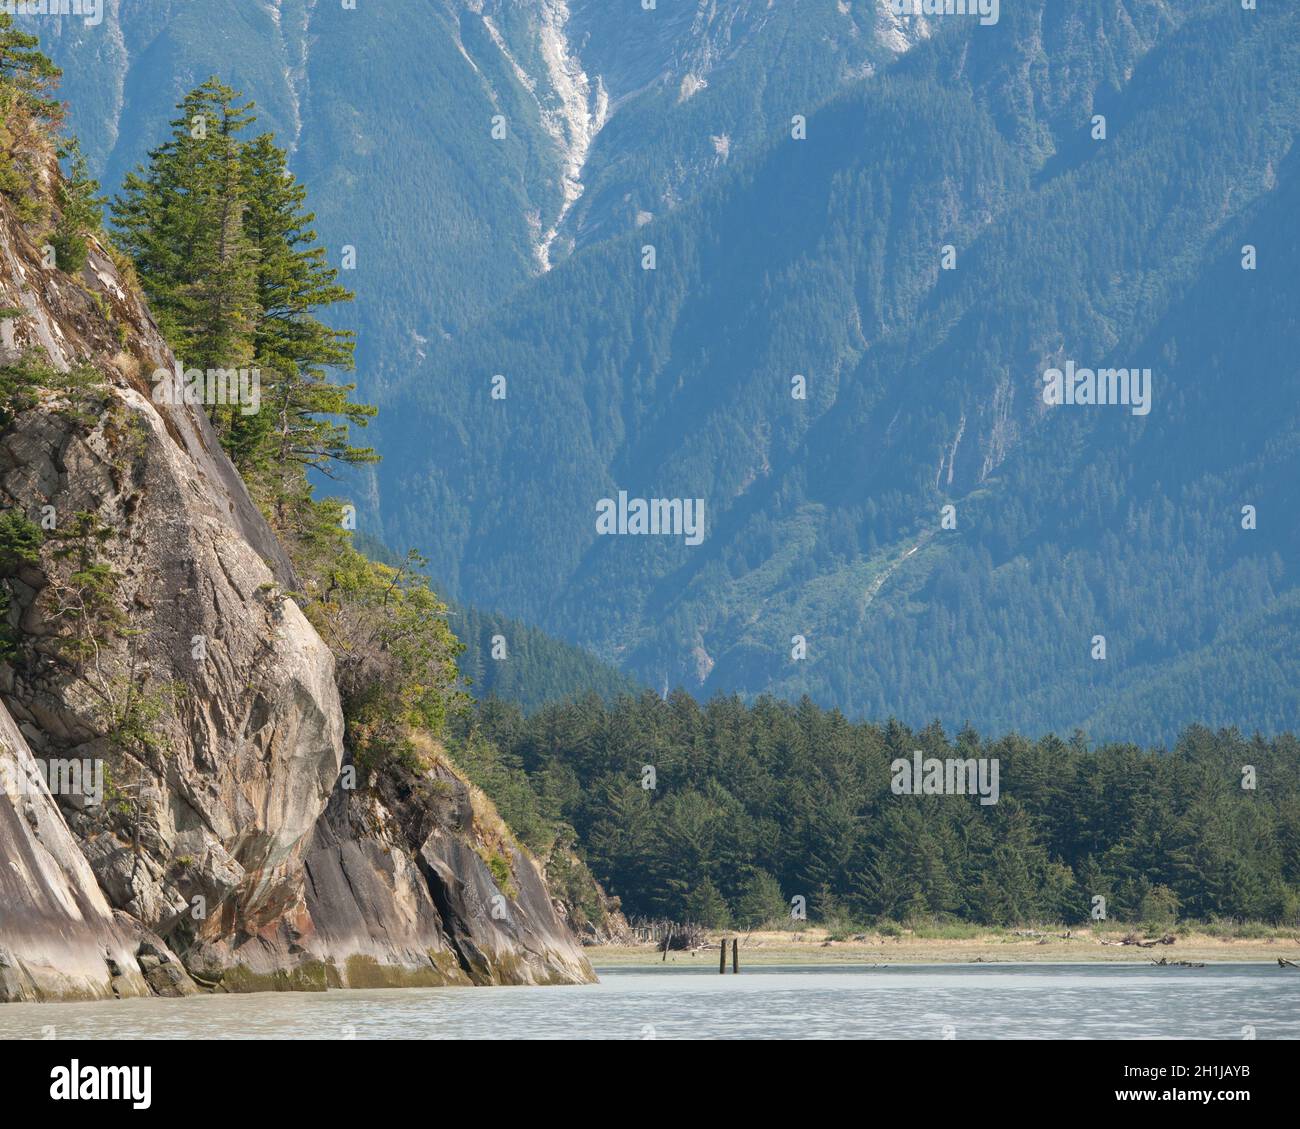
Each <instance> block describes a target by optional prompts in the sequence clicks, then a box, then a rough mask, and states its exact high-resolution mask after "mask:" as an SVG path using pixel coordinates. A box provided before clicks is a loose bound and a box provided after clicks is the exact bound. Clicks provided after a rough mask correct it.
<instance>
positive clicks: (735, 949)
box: [722, 937, 740, 975]
mask: <svg viewBox="0 0 1300 1129" xmlns="http://www.w3.org/2000/svg"><path fill="white" fill-rule="evenodd" d="M722 950H723V952H722V959H723V960H724V961H725V960H726V958H727V952H726V950H727V942H726V941H723V942H722ZM739 971H740V940H739V938H737V937H732V938H731V972H732V974H733V975H735V974H736V973H738V972H739Z"/></svg>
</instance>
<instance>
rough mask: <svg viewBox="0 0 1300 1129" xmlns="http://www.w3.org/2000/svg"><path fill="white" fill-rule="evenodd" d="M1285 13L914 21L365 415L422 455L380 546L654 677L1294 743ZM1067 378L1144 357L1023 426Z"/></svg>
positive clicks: (1297, 32)
mask: <svg viewBox="0 0 1300 1129" xmlns="http://www.w3.org/2000/svg"><path fill="white" fill-rule="evenodd" d="M1298 21H1300V13H1297V12H1295V11H1293V10H1291V9H1286V10H1283V9H1276V8H1274V9H1270V10H1269V11H1267V12H1260V11H1257V12H1243V11H1241V10H1239V9H1236V8H1235V7H1232V6H1227V7H1225V6H1223V5H1219V4H1202V3H1186V4H1178V5H1175V4H1168V5H1163V4H1161V5H1151V4H1118V5H1117V4H1113V3H1108V2H1107V3H1102V2H1097V3H1083V4H1076V5H1070V6H1068V8H1067V7H1065V6H1058V5H1054V4H1043V3H1032V4H1020V5H1015V6H1011V5H1005V6H1004V9H1003V14H1002V19H1001V22H1000V23H999V24H998V25H996V26H994V27H981V26H979V25H978V24H969V23H968V24H964V25H960V26H959V25H957V24H953V25H949V26H946V27H945V28H943V29H941V31H940V33H939V34H936V35H935V36H934V37H932V38H931V39H930V40H928V41H927V42H926V43H924V44H923V45H921V46H919V47H917V48H915V49H914V50H913V51H912V52H910V53H909V54H908V55H907V56H905V57H904V59H903V60H902V61H901V62H899V63H898V64H896V65H895V66H894V67H893V68H890V69H888V70H886V71H883V72H881V73H878V74H877V75H876V76H875V77H874V78H872V79H870V80H868V81H866V82H865V83H863V84H862V85H860V86H858V87H855V88H854V89H853V90H852V91H850V92H849V93H846V94H845V95H843V96H842V97H840V98H839V99H837V100H835V101H834V102H833V103H832V104H830V105H828V106H826V107H825V108H823V109H822V110H820V111H818V112H816V113H814V114H812V115H810V117H809V119H808V122H807V139H806V140H796V139H794V138H793V137H792V136H791V134H790V129H789V128H788V126H787V127H783V128H781V129H776V130H773V132H772V134H771V135H770V139H769V145H768V148H767V149H766V151H764V152H763V153H762V154H760V155H758V156H756V157H753V158H751V159H749V160H748V161H745V162H738V163H737V164H736V165H735V166H734V167H733V168H732V169H731V171H730V174H729V175H728V176H727V177H726V179H725V180H724V181H722V182H720V183H719V184H718V185H717V186H716V187H715V188H712V189H709V190H708V191H706V192H705V194H704V195H703V196H702V197H701V199H700V200H698V201H697V202H696V203H694V204H692V205H688V206H685V207H683V208H681V209H679V210H678V211H676V212H675V213H673V214H671V215H669V216H666V217H658V218H656V219H655V220H654V221H653V222H651V223H648V224H646V225H645V226H643V227H642V228H640V229H639V230H638V232H637V233H636V234H635V235H633V236H627V237H623V238H618V239H613V240H610V241H608V242H606V243H604V244H601V245H599V246H596V247H593V248H590V249H588V250H586V251H583V252H580V253H579V254H577V255H575V256H574V257H573V258H572V259H571V260H569V261H568V262H566V263H565V264H564V265H563V266H562V267H561V268H559V269H557V270H555V271H553V272H552V273H551V274H549V275H548V276H546V277H545V278H543V279H541V280H540V281H538V282H537V283H536V284H534V285H533V286H532V287H530V288H529V289H528V290H526V291H524V292H522V293H521V294H520V295H518V296H517V297H516V298H515V299H513V300H512V301H510V302H509V303H507V304H506V305H505V306H504V307H503V308H501V309H500V310H498V311H497V312H496V313H495V314H494V316H493V318H492V319H491V320H490V321H489V322H487V323H484V324H483V325H481V326H479V327H478V328H477V329H476V330H475V331H474V332H473V333H471V334H469V335H467V336H466V337H465V338H463V339H462V340H459V341H454V342H449V343H444V345H442V346H439V347H438V348H435V349H434V350H433V351H432V352H431V355H430V358H429V360H428V363H427V364H426V366H425V367H424V368H423V369H422V370H421V371H420V372H419V373H417V374H414V375H413V376H412V378H411V379H410V380H409V382H408V383H407V386H406V388H405V391H404V393H403V394H402V396H401V397H400V398H399V400H398V403H397V410H396V411H394V412H392V413H391V414H390V416H389V422H388V424H387V425H386V427H385V430H384V432H383V435H384V443H385V445H386V447H387V448H388V449H389V450H393V451H401V452H406V451H414V450H417V449H420V448H422V447H423V448H425V449H428V450H429V451H430V452H433V454H432V455H431V457H429V458H428V459H426V460H424V461H423V467H422V468H416V467H413V465H412V462H411V461H410V460H404V461H403V462H402V463H401V464H399V463H398V462H397V461H396V460H390V462H389V463H388V464H387V465H386V468H381V471H380V482H381V496H382V498H383V499H384V506H383V509H382V514H383V518H384V521H385V530H386V534H387V536H388V538H389V539H390V540H392V541H395V542H402V541H410V542H412V543H417V544H420V545H422V546H426V547H427V551H428V553H429V555H430V558H431V561H432V571H433V574H434V575H435V576H437V577H439V578H441V579H442V580H443V581H444V582H445V584H446V585H447V589H448V591H449V592H450V593H452V594H453V595H454V596H455V597H456V598H458V599H462V600H467V601H470V602H472V603H474V604H476V605H480V606H494V607H499V608H501V609H502V610H503V611H506V612H508V613H509V614H512V615H515V616H519V617H521V618H524V619H527V620H531V621H533V622H536V623H538V624H539V625H540V626H542V627H543V628H545V629H546V630H548V631H550V632H553V633H556V634H559V635H561V636H563V637H566V638H569V639H572V640H575V641H577V642H580V643H583V644H586V645H589V646H592V647H594V648H596V649H597V650H598V651H599V652H600V653H602V654H603V655H605V656H606V657H609V658H611V659H616V660H618V661H619V662H620V663H621V664H622V665H624V666H625V668H626V669H629V670H630V671H632V672H634V673H635V674H637V675H639V676H640V677H643V678H645V679H646V680H647V681H649V682H650V683H651V684H652V685H656V686H661V687H663V686H672V685H675V684H679V683H684V684H686V685H688V686H689V687H694V688H696V689H697V690H698V689H702V690H703V691H704V692H708V691H710V690H714V689H721V690H732V689H735V690H740V691H744V692H750V693H753V692H759V691H763V690H772V691H775V692H777V693H779V694H783V695H797V694H799V693H801V692H805V691H806V692H808V693H810V694H812V695H813V696H814V698H816V699H817V700H818V701H822V702H826V703H829V704H835V705H839V706H841V707H842V708H844V709H846V710H849V711H851V712H852V713H854V714H858V715H866V716H874V717H883V716H890V715H898V716H902V717H904V718H907V719H909V720H922V719H925V718H929V717H942V718H944V719H945V720H946V721H948V722H950V723H952V724H960V723H961V722H962V721H963V720H965V719H977V720H978V721H979V723H980V724H981V725H989V726H991V727H995V728H1002V727H1020V728H1024V729H1027V730H1030V731H1034V732H1041V731H1045V730H1048V729H1052V728H1055V729H1067V730H1068V729H1069V728H1071V727H1073V726H1076V725H1082V726H1088V727H1090V728H1091V729H1092V730H1093V731H1094V732H1095V734H1096V735H1114V736H1120V735H1122V736H1124V737H1126V738H1132V739H1152V740H1172V739H1173V737H1174V736H1175V735H1176V733H1177V731H1178V730H1179V729H1180V728H1181V726H1182V725H1183V724H1185V723H1186V722H1187V720H1188V719H1189V718H1193V717H1194V718H1198V719H1200V720H1204V721H1205V722H1207V723H1210V724H1231V723H1236V724H1240V725H1242V726H1245V727H1247V728H1253V727H1255V726H1259V727H1262V728H1264V729H1266V730H1269V729H1280V728H1284V727H1286V726H1287V725H1289V724H1293V723H1294V721H1295V718H1296V710H1295V707H1296V701H1295V694H1294V690H1293V689H1292V687H1294V686H1295V684H1296V678H1295V675H1296V669H1295V664H1296V660H1295V657H1294V647H1293V646H1292V645H1290V644H1291V643H1292V642H1293V640H1294V635H1293V633H1291V632H1290V631H1289V630H1288V629H1287V624H1289V623H1290V622H1292V620H1291V618H1290V615H1291V613H1290V612H1288V610H1287V609H1288V608H1289V607H1291V606H1292V605H1291V600H1292V596H1291V593H1293V592H1294V590H1295V587H1296V572H1295V560H1296V554H1295V549H1296V547H1297V546H1296V537H1297V534H1296V529H1297V523H1296V521H1295V518H1294V515H1295V512H1296V509H1295V503H1296V497H1295V474H1294V470H1295V460H1296V443H1297V438H1298V432H1297V420H1296V409H1295V406H1294V395H1293V394H1292V393H1293V389H1294V371H1295V369H1294V356H1295V342H1294V334H1295V320H1294V316H1293V315H1292V314H1291V313H1290V312H1289V311H1291V310H1293V309H1294V307H1295V301H1294V298H1295V293H1294V288H1295V279H1294V272H1293V270H1292V269H1291V263H1292V261H1293V259H1292V256H1293V254H1294V232H1295V227H1294V222H1293V220H1292V219H1291V218H1289V217H1293V216H1294V211H1295V207H1294V200H1295V195H1296V192H1297V186H1296V179H1295V176H1296V171H1297V170H1296V163H1295V159H1294V157H1293V156H1292V153H1291V150H1292V145H1293V140H1294V137H1295V131H1296V127H1297V122H1298V121H1300V119H1298V117H1297V114H1298V113H1300V97H1298V96H1297V90H1300V85H1298V84H1297V83H1296V82H1295V81H1294V80H1295V78H1296V75H1297V71H1298V70H1300V59H1298V58H1297V54H1298V52H1300V22H1298ZM1189 107H1194V110H1192V111H1189ZM1095 115H1103V116H1104V118H1105V132H1104V139H1103V138H1102V137H1101V136H1100V130H1099V128H1098V124H1097V123H1096V122H1095V121H1094V116H1095ZM1247 244H1250V245H1252V246H1255V247H1256V252H1255V255H1256V258H1255V261H1254V262H1253V263H1252V264H1251V265H1253V266H1255V267H1256V269H1253V270H1244V269H1243V262H1244V259H1245V255H1244V253H1243V247H1244V246H1245V245H1247ZM648 246H652V247H653V248H654V258H655V263H654V266H655V269H653V270H647V269H643V268H644V266H645V264H646V258H645V254H646V252H645V248H646V247H648ZM949 247H950V248H951V249H952V250H951V258H950V262H949V265H955V269H952V270H944V269H942V268H943V266H944V265H945V262H944V260H945V248H949ZM953 260H955V264H954V261H953ZM1067 365H1073V366H1078V367H1080V368H1083V367H1090V368H1109V367H1111V366H1114V367H1115V368H1126V369H1127V368H1133V369H1135V370H1139V371H1141V370H1145V369H1150V370H1151V373H1152V376H1151V400H1150V404H1149V409H1147V410H1144V409H1142V408H1138V410H1137V411H1134V410H1133V408H1132V407H1130V406H1126V405H1118V406H1098V405H1092V406H1087V405H1076V404H1067V405H1059V406H1054V405H1049V404H1048V403H1046V402H1045V399H1044V394H1043V392H1044V383H1043V376H1044V373H1045V372H1047V371H1048V370H1049V369H1051V368H1053V367H1057V366H1059V367H1061V368H1065V367H1066V366H1067ZM498 375H500V376H504V377H505V378H506V385H505V387H506V388H507V389H508V391H507V394H506V397H505V398H504V399H496V398H494V397H493V394H492V393H493V388H494V378H495V377H496V376H498ZM795 376H802V377H804V378H805V380H806V387H807V399H806V400H800V399H796V398H794V397H793V396H792V378H794V377H795ZM619 490H627V491H628V493H629V494H630V495H631V496H632V497H645V498H680V499H696V498H699V499H703V500H704V501H705V503H706V510H707V536H706V538H705V541H704V543H703V544H702V545H700V546H698V547H691V546H688V545H687V544H685V543H684V539H683V538H680V537H679V538H665V537H657V538H656V537H618V536H614V537H602V536H598V535H597V533H596V523H595V517H596V508H595V507H596V504H597V502H598V501H599V500H600V499H601V498H605V497H610V498H613V497H615V496H616V495H617V493H618V491H619ZM949 505H951V506H953V507H955V509H954V511H951V512H950V514H949V517H950V520H949V522H948V523H947V524H948V525H953V524H954V523H955V528H945V524H944V522H943V519H942V515H943V513H944V510H943V507H945V506H949ZM1246 506H1252V507H1254V511H1253V514H1254V516H1253V518H1252V517H1248V516H1247V514H1246V512H1245V511H1244V510H1243V507H1246ZM1250 525H1253V526H1254V527H1253V528H1247V526H1250ZM796 635H798V636H803V637H804V638H805V639H806V643H807V657H806V659H803V660H799V659H797V658H792V652H793V650H794V640H793V637H794V636H796ZM1098 637H1104V639H1105V652H1104V654H1105V658H1104V659H1102V658H1101V657H1100V656H1101V653H1102V652H1101V650H1100V640H1099V638H1098ZM1246 647H1253V648H1255V650H1256V654H1255V655H1254V657H1253V658H1252V663H1251V669H1250V674H1249V675H1248V676H1246V677H1243V676H1242V674H1241V672H1240V668H1239V659H1240V656H1241V652H1242V650H1243V648H1246ZM1230 655H1231V656H1233V657H1229V656H1230Z"/></svg>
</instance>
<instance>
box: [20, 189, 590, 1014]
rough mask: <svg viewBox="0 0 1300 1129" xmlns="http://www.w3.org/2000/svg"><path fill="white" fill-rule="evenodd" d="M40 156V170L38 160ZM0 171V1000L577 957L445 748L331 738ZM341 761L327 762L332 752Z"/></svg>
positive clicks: (287, 653)
mask: <svg viewBox="0 0 1300 1129" xmlns="http://www.w3.org/2000/svg"><path fill="white" fill-rule="evenodd" d="M51 175H53V173H51ZM45 262H46V256H45V255H44V253H43V248H42V247H41V246H40V245H39V244H38V235H37V233H36V232H35V231H33V230H29V229H28V228H26V227H24V226H23V225H22V224H21V223H19V222H18V221H17V219H16V218H15V216H14V214H13V212H12V210H11V209H10V207H9V205H8V203H7V202H4V201H0V313H2V314H5V315H8V316H6V317H4V319H3V321H0V368H4V369H5V370H6V371H10V372H13V371H15V369H14V366H19V367H20V368H21V367H23V366H27V368H28V369H29V370H30V369H32V367H33V366H35V369H38V370H39V371H40V372H41V373H44V374H46V376H45V377H44V378H43V379H42V380H39V381H37V387H36V391H35V392H34V393H32V394H31V395H30V396H29V397H28V398H27V399H26V400H20V401H19V402H17V403H16V404H11V405H10V407H11V409H12V410H10V411H8V412H0V423H2V424H3V427H0V505H2V506H3V507H4V509H5V511H7V512H8V513H10V514H20V515H22V517H23V518H24V519H26V521H28V522H31V523H33V524H34V525H39V526H40V527H41V529H42V531H43V538H42V543H41V545H40V547H39V550H38V551H37V552H36V553H34V554H32V555H30V556H28V557H26V558H21V559H14V560H10V561H7V562H4V561H0V565H3V566H4V567H3V568H0V576H3V577H4V588H5V603H6V604H7V609H6V610H5V612H4V618H5V620H6V621H7V622H6V624H5V625H4V626H5V627H6V637H7V639H8V640H9V644H8V650H7V659H8V661H6V662H4V663H0V699H2V700H3V706H4V707H5V708H3V709H0V763H3V764H4V765H5V766H6V769H7V771H6V781H7V783H6V787H5V794H4V796H3V797H0V860H3V864H4V865H3V866H0V871H3V873H0V1000H5V999H68V998H101V997H107V996H110V995H113V994H116V995H128V994H142V993H148V992H151V991H152V992H184V991H192V990H195V986H196V985H198V986H200V987H205V988H219V989H222V990H252V989H259V988H324V987H327V986H374V985H403V984H422V985H436V984H464V983H538V982H579V981H585V980H590V979H592V972H591V969H590V966H589V965H588V964H587V962H586V960H585V958H584V957H583V956H582V954H581V951H580V949H579V948H578V947H577V945H576V943H575V942H574V940H573V938H572V937H571V935H570V934H569V932H568V930H567V928H566V927H565V925H564V923H563V922H562V920H561V919H560V917H559V916H558V915H557V911H556V909H555V908H554V907H553V905H552V902H551V899H550V897H549V895H548V893H547V890H546V888H545V886H544V884H543V882H542V880H541V877H540V874H539V871H538V868H537V867H536V864H535V863H534V862H533V860H532V859H531V858H530V857H529V856H528V855H527V853H526V852H524V851H523V850H522V849H519V848H518V847H516V846H514V845H513V842H512V840H511V839H510V837H509V833H508V831H506V830H505V829H504V828H503V827H500V826H499V820H497V819H496V818H495V813H494V812H492V811H491V808H490V805H487V804H486V802H485V801H483V800H482V799H481V798H480V799H479V800H478V801H477V803H476V802H474V797H473V796H472V795H471V790H470V789H469V787H468V786H467V785H466V783H465V782H464V780H463V779H462V778H461V777H460V776H459V774H458V773H457V772H456V771H455V769H454V767H452V766H451V765H450V764H447V763H445V761H442V760H438V761H437V762H436V763H434V767H431V768H428V769H427V770H412V769H411V768H405V767H401V766H390V767H389V768H387V769H385V770H384V771H382V772H378V773H373V774H371V775H370V776H369V777H368V778H367V782H363V784H362V785H360V786H358V785H357V784H356V779H357V777H356V774H355V773H354V772H353V771H351V766H350V765H349V764H348V754H347V750H346V741H345V732H344V728H345V727H344V720H343V715H342V711H341V708H340V702H339V694H338V692H337V689H336V685H335V681H334V661H333V657H332V655H331V653H330V650H329V648H328V647H327V646H326V645H325V644H324V643H323V642H322V640H321V639H320V638H319V636H318V635H317V633H316V631H315V630H314V629H313V627H312V626H311V624H310V623H309V622H308V620H307V618H306V617H305V616H304V614H303V612H302V611H301V610H300V608H299V606H298V605H297V604H296V603H295V601H294V599H292V598H291V596H290V595H289V593H290V592H292V591H293V590H294V587H295V578H294V575H293V568H292V565H291V563H290V561H289V559H288V557H287V556H286V554H285V552H284V551H283V549H282V548H281V546H280V545H279V544H278V543H277V541H276V539H275V537H274V536H273V534H272V532H271V530H270V528H269V527H268V526H267V525H266V523H265V522H264V521H263V519H262V517H261V515H260V513H259V512H258V510H257V508H256V507H255V506H254V505H253V503H252V501H251V500H250V498H249V496H248V493H247V491H246V490H245V489H244V486H243V483H242V482H241V481H240V479H239V476H238V474H237V473H236V471H235V469H234V467H233V466H232V465H231V464H230V462H229V461H228V460H227V459H226V457H225V455H224V453H223V452H222V451H221V449H220V446H219V445H218V443H217V441H216V439H215V436H214V434H213V433H212V430H211V428H210V426H209V424H208V422H207V419H206V416H205V415H204V413H203V411H202V410H201V409H195V408H191V407H187V406H185V405H172V404H167V403H155V402H154V399H155V398H154V396H153V383H152V380H151V377H152V376H153V374H154V373H155V372H157V371H158V370H160V369H170V368H171V367H172V366H173V364H174V358H173V357H172V355H171V354H170V352H169V350H168V349H167V347H166V345H165V343H164V341H163V339H162V337H161V335H160V334H159V332H158V330H157V327H156V326H155V325H154V323H153V321H152V319H151V317H150V316H149V313H148V311H147V309H145V307H144V306H143V304H142V303H141V302H140V300H139V299H138V298H137V297H136V295H135V290H134V288H133V286H132V285H131V284H130V282H129V281H128V280H127V279H125V278H124V277H123V276H122V273H121V272H120V271H119V269H118V267H117V266H116V265H115V264H114V262H113V260H112V258H110V256H109V255H108V253H107V252H106V249H105V248H104V247H102V246H98V245H92V247H91V251H90V255H89V260H88V262H87V264H86V266H85V268H84V269H83V270H82V271H81V272H80V273H79V275H78V276H77V277H76V278H72V277H68V276H67V275H64V274H62V273H60V272H59V271H57V270H54V269H51V268H49V267H47V266H45V265H44V263H45ZM345 768H346V769H347V771H344V770H345Z"/></svg>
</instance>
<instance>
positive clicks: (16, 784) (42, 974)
mask: <svg viewBox="0 0 1300 1129" xmlns="http://www.w3.org/2000/svg"><path fill="white" fill-rule="evenodd" d="M45 780H46V778H45V773H44V772H43V771H42V770H41V768H40V767H39V766H38V764H37V761H36V760H35V758H34V757H33V756H32V753H31V750H30V749H29V748H28V747H27V742H26V741H24V740H23V736H22V734H21V733H20V732H19V730H18V727H17V726H16V725H15V724H14V722H13V719H12V718H11V717H10V716H9V711H8V710H6V709H5V708H4V706H3V705H0V845H3V852H2V853H0V1001H6V1000H22V1001H27V1002H34V1001H41V1000H77V999H112V998H113V997H115V996H147V995H149V994H150V989H149V986H148V983H147V982H146V980H145V977H144V974H143V972H142V970H141V968H140V965H139V963H138V961H137V959H136V949H137V947H138V946H137V945H136V944H134V943H133V942H134V941H135V937H134V936H133V934H132V933H131V932H130V931H128V930H126V929H123V928H122V927H121V926H120V924H119V923H118V922H117V921H116V920H115V919H114V915H113V910H112V908H111V907H110V906H109V904H108V902H107V900H106V899H105V898H104V895H103V894H102V893H101V892H100V889H99V887H98V885H96V883H95V876H94V874H93V873H91V869H90V866H89V864H88V863H87V862H86V860H85V858H84V857H83V855H82V854H81V852H80V851H79V850H78V849H77V843H76V840H74V839H73V837H72V834H71V832H70V831H69V830H68V825H67V824H66V823H65V822H64V820H63V816H62V815H60V813H59V809H58V807H57V806H56V805H55V803H54V800H53V799H52V797H51V796H50V793H49V789H48V787H47V786H46V782H45Z"/></svg>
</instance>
